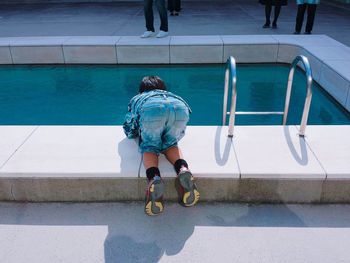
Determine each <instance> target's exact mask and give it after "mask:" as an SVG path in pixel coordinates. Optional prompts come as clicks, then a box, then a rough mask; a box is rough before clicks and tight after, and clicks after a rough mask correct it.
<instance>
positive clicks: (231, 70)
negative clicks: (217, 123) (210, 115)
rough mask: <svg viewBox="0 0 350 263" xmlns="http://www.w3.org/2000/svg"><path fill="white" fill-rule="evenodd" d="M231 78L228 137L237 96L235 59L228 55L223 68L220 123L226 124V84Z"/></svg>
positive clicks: (233, 119) (233, 120)
mask: <svg viewBox="0 0 350 263" xmlns="http://www.w3.org/2000/svg"><path fill="white" fill-rule="evenodd" d="M230 75H231V78H232V89H231V109H230V118H229V125H228V137H233V127H234V124H235V114H236V98H237V89H236V86H237V72H236V60H235V59H234V57H232V56H230V57H229V58H228V59H227V62H226V70H225V86H224V109H223V116H222V125H223V126H225V124H226V117H227V99H228V86H229V78H230Z"/></svg>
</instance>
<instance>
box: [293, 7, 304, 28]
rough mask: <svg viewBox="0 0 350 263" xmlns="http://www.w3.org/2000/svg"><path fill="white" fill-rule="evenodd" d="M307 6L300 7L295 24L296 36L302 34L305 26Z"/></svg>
mask: <svg viewBox="0 0 350 263" xmlns="http://www.w3.org/2000/svg"><path fill="white" fill-rule="evenodd" d="M306 6H307V4H302V5H298V13H297V17H296V22H295V32H294V34H300V31H301V27H302V26H303V21H304V15H305V10H306Z"/></svg>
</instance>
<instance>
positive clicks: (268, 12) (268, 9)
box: [265, 4, 281, 24]
mask: <svg viewBox="0 0 350 263" xmlns="http://www.w3.org/2000/svg"><path fill="white" fill-rule="evenodd" d="M271 10H272V5H269V4H266V5H265V17H266V24H270V16H271ZM280 12H281V5H280V4H279V5H278V4H276V5H275V14H274V18H273V23H274V24H276V23H277V19H278V17H279V15H280Z"/></svg>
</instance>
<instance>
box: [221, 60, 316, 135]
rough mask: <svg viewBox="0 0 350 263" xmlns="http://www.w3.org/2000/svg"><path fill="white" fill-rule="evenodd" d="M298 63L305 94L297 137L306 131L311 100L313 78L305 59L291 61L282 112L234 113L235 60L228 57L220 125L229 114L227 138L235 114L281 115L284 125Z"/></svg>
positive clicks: (235, 94) (235, 89) (233, 123)
mask: <svg viewBox="0 0 350 263" xmlns="http://www.w3.org/2000/svg"><path fill="white" fill-rule="evenodd" d="M300 61H301V62H302V64H303V66H304V69H305V74H306V85H307V93H306V97H305V103H304V110H303V116H302V119H301V123H300V130H299V136H305V129H306V125H307V119H308V117H309V110H310V105H311V98H312V81H313V78H312V71H311V67H310V63H309V60H308V59H307V57H305V56H303V55H298V56H296V57H295V59H294V60H293V62H292V65H291V68H290V71H289V76H288V85H287V92H286V100H285V104H284V111H283V112H236V100H237V87H236V86H237V72H236V70H237V69H236V60H235V59H234V57H232V56H230V57H229V58H228V59H227V62H226V70H225V86H224V106H223V116H222V125H223V126H225V125H226V118H227V115H228V114H229V115H230V118H229V126H228V137H233V129H234V125H235V117H236V114H258V115H261V114H263V115H265V114H277V115H283V125H286V123H287V118H288V110H289V103H290V95H291V90H292V86H293V78H294V72H295V68H296V66H297V65H298V63H299V62H300ZM230 75H231V78H232V91H231V109H230V111H229V112H228V111H227V99H228V88H229V79H230Z"/></svg>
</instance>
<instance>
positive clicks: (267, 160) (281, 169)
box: [233, 126, 326, 180]
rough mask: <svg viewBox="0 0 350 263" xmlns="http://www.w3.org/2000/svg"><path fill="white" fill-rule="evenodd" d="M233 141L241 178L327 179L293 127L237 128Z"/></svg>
mask: <svg viewBox="0 0 350 263" xmlns="http://www.w3.org/2000/svg"><path fill="white" fill-rule="evenodd" d="M233 142H234V147H235V149H236V153H237V159H238V163H239V167H240V170H241V178H242V179H248V178H261V179H262V178H264V177H265V178H266V177H268V178H280V179H296V178H297V179H299V180H303V179H316V180H323V179H325V178H326V174H325V172H324V170H323V169H322V167H321V165H320V163H319V161H318V160H317V159H316V157H315V155H314V154H313V152H312V151H311V150H310V148H309V147H308V145H307V144H306V142H305V140H304V139H303V138H302V137H299V134H298V130H297V129H296V128H295V127H294V126H285V127H284V126H256V127H254V128H252V126H236V127H235V132H234V138H233ZM267 175H268V176H267Z"/></svg>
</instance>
